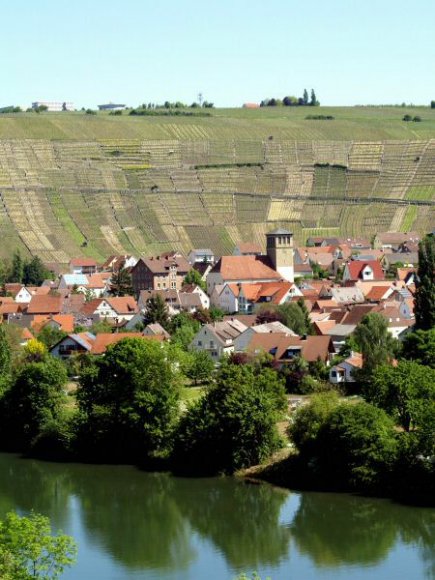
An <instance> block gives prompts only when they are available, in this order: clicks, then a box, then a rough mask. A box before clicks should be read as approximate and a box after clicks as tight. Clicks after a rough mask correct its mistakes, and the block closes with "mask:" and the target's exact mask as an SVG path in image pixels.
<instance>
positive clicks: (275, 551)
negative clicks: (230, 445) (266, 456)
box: [177, 479, 290, 569]
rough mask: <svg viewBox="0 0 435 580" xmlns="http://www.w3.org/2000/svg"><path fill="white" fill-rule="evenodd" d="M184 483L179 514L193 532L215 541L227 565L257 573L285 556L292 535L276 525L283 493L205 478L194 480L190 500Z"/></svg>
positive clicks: (283, 499) (266, 487) (232, 481)
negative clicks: (188, 523)
mask: <svg viewBox="0 0 435 580" xmlns="http://www.w3.org/2000/svg"><path fill="white" fill-rule="evenodd" d="M182 481H183V480H182ZM184 481H186V482H187V484H186V487H185V492H184V494H183V496H184V497H182V496H181V495H180V496H179V498H178V500H179V501H178V505H179V508H180V510H181V511H182V513H183V515H185V516H186V517H187V518H188V520H189V522H190V524H191V526H192V528H193V529H194V530H195V531H196V532H198V533H199V534H200V535H201V536H202V537H203V538H205V539H207V540H210V541H211V542H213V543H214V545H215V546H216V547H217V548H218V549H219V550H220V551H221V552H222V554H223V556H224V557H225V558H226V560H227V562H228V564H229V565H230V566H232V567H234V568H244V569H255V568H256V567H259V566H265V565H277V564H278V563H279V562H280V561H281V560H282V559H283V558H284V557H286V556H287V554H288V548H289V541H290V533H289V530H288V529H287V528H285V527H284V526H281V525H280V524H279V516H280V512H281V508H282V507H283V505H284V503H285V501H286V500H287V498H288V493H287V492H285V491H282V490H277V489H275V488H273V487H271V486H269V485H261V486H257V485H255V486H253V485H245V484H243V483H235V482H234V480H232V479H220V480H217V479H204V480H199V482H198V480H196V481H195V493H194V496H193V497H191V496H190V494H189V480H184ZM177 489H178V490H180V489H182V487H181V486H177Z"/></svg>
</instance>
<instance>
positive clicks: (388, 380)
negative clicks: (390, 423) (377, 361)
mask: <svg viewBox="0 0 435 580" xmlns="http://www.w3.org/2000/svg"><path fill="white" fill-rule="evenodd" d="M365 396H366V398H367V400H368V401H369V402H370V403H372V404H374V405H376V406H377V407H380V408H381V409H384V410H385V411H387V413H389V414H390V415H392V416H393V417H394V419H395V420H397V422H398V424H399V425H400V426H401V427H403V429H404V430H405V431H409V430H410V429H411V427H414V428H415V427H418V426H420V425H421V423H422V420H423V421H424V418H425V416H426V412H425V410H426V409H427V408H428V406H432V408H433V407H434V404H435V369H432V368H430V367H427V366H424V365H420V364H418V363H416V362H413V361H400V362H399V363H398V364H397V366H395V367H393V366H391V365H383V366H381V367H378V368H377V369H376V370H375V372H374V374H373V377H372V380H371V381H370V383H369V385H368V387H367V389H366V393H365Z"/></svg>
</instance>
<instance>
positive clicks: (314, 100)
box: [310, 89, 320, 107]
mask: <svg viewBox="0 0 435 580" xmlns="http://www.w3.org/2000/svg"><path fill="white" fill-rule="evenodd" d="M319 104H320V103H319V101H318V100H317V97H316V93H315V92H314V89H311V99H310V105H311V107H317V106H318V105H319Z"/></svg>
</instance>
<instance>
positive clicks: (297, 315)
mask: <svg viewBox="0 0 435 580" xmlns="http://www.w3.org/2000/svg"><path fill="white" fill-rule="evenodd" d="M277 312H278V314H279V318H280V320H281V322H282V323H283V324H285V325H286V326H287V327H288V328H290V329H291V330H293V332H295V333H296V334H298V335H299V336H303V335H305V334H312V326H311V322H310V320H309V316H308V311H307V309H306V306H305V303H304V301H303V300H298V301H297V302H286V303H285V304H281V305H280V306H278V307H277Z"/></svg>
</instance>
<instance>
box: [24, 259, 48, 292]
mask: <svg viewBox="0 0 435 580" xmlns="http://www.w3.org/2000/svg"><path fill="white" fill-rule="evenodd" d="M51 278H52V275H51V272H50V271H49V270H47V268H46V267H45V266H44V264H43V263H42V261H41V258H39V257H38V256H34V257H33V258H32V259H31V260H30V261H29V262H24V265H23V277H22V282H23V284H26V286H40V285H41V284H42V283H43V282H44V280H47V279H51Z"/></svg>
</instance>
